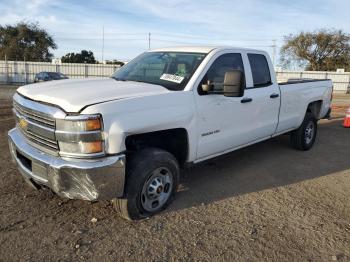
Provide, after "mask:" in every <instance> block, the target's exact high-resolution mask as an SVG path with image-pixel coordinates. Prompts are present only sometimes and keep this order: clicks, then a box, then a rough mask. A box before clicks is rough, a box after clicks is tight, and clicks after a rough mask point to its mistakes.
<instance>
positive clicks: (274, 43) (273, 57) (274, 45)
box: [271, 39, 277, 67]
mask: <svg viewBox="0 0 350 262" xmlns="http://www.w3.org/2000/svg"><path fill="white" fill-rule="evenodd" d="M271 47H272V63H273V66H274V67H275V66H276V63H275V62H276V47H277V45H276V40H275V39H274V40H272V46H271Z"/></svg>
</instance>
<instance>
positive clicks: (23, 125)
mask: <svg viewBox="0 0 350 262" xmlns="http://www.w3.org/2000/svg"><path fill="white" fill-rule="evenodd" d="M19 126H20V127H21V128H22V129H23V130H27V128H28V122H27V120H25V119H24V118H21V119H20V120H19Z"/></svg>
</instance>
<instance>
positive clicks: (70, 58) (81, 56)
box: [61, 50, 97, 64]
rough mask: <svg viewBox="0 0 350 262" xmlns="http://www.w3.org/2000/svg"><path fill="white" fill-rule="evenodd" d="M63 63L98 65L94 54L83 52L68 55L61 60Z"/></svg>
mask: <svg viewBox="0 0 350 262" xmlns="http://www.w3.org/2000/svg"><path fill="white" fill-rule="evenodd" d="M61 62H62V63H87V64H96V63H97V61H96V59H95V57H94V53H93V52H91V51H86V50H82V51H81V52H80V53H68V54H66V55H64V56H62V58H61Z"/></svg>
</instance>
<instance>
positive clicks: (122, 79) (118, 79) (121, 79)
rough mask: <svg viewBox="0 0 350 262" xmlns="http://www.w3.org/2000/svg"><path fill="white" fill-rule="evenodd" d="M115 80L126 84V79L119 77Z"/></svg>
mask: <svg viewBox="0 0 350 262" xmlns="http://www.w3.org/2000/svg"><path fill="white" fill-rule="evenodd" d="M112 78H113V79H114V80H117V81H123V82H125V81H126V80H125V79H124V78H119V77H112Z"/></svg>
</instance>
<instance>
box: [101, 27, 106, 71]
mask: <svg viewBox="0 0 350 262" xmlns="http://www.w3.org/2000/svg"><path fill="white" fill-rule="evenodd" d="M104 51H105V27H104V26H103V27H102V59H101V63H102V64H103V59H104V57H103V55H104Z"/></svg>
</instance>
